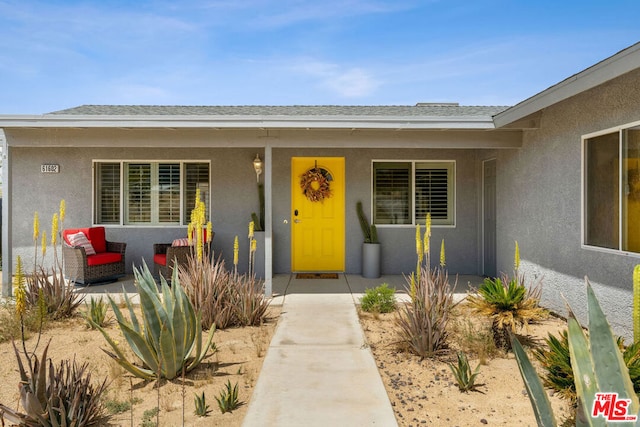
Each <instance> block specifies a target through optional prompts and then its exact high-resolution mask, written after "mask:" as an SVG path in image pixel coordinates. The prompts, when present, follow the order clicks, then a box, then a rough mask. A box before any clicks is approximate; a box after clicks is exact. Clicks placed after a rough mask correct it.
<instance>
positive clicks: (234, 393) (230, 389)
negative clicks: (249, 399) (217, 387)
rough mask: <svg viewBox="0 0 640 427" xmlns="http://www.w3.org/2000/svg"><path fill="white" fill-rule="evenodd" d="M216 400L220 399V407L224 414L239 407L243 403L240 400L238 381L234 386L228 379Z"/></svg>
mask: <svg viewBox="0 0 640 427" xmlns="http://www.w3.org/2000/svg"><path fill="white" fill-rule="evenodd" d="M216 401H218V408H220V412H222V413H223V414H224V413H226V412H231V411H233V410H234V409H237V408H238V407H239V406H240V405H241V403H240V401H239V400H238V383H236V385H234V386H232V385H231V381H229V380H227V384H226V385H225V388H223V389H222V391H221V392H220V396H219V397H216Z"/></svg>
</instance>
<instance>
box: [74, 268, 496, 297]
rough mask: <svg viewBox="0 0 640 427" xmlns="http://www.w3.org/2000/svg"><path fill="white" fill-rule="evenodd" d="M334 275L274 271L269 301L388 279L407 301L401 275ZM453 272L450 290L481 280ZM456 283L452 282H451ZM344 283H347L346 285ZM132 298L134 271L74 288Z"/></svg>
mask: <svg viewBox="0 0 640 427" xmlns="http://www.w3.org/2000/svg"><path fill="white" fill-rule="evenodd" d="M337 277H338V278H337V279H298V278H297V275H296V273H286V274H276V275H274V277H273V281H272V285H273V294H272V298H273V300H272V302H271V303H272V304H273V305H282V303H283V302H284V299H285V297H286V295H291V294H318V295H325V294H345V293H351V295H352V297H353V300H354V303H359V302H360V298H362V296H363V295H364V293H365V291H366V289H370V288H375V287H376V286H378V285H381V284H383V283H387V284H388V285H389V287H393V288H395V289H396V296H397V299H398V300H399V301H407V300H408V294H407V292H406V289H405V287H406V286H407V281H406V279H405V277H404V276H402V275H383V276H381V277H380V278H378V279H367V278H364V277H362V276H360V275H358V274H344V273H338V275H337ZM455 280H456V276H451V277H450V282H451V286H452V287H453V292H454V293H455V294H458V295H464V294H465V293H466V292H467V291H468V290H469V289H470V288H471V287H474V288H477V287H478V286H480V284H481V283H482V281H483V277H481V276H474V275H459V276H458V281H457V284H456V282H455ZM454 284H455V286H454ZM345 285H346V286H345ZM123 289H124V290H125V291H126V292H127V294H129V296H130V297H132V299H133V300H134V301H135V300H136V288H135V285H134V283H133V275H127V276H126V277H124V278H122V279H120V280H118V281H117V282H113V283H108V284H103V285H92V286H85V287H80V286H78V287H77V288H76V291H77V292H80V293H83V294H86V298H87V299H90V298H92V297H93V298H102V297H105V296H106V295H111V296H113V297H115V298H118V297H119V296H120V295H121V294H122V290H123Z"/></svg>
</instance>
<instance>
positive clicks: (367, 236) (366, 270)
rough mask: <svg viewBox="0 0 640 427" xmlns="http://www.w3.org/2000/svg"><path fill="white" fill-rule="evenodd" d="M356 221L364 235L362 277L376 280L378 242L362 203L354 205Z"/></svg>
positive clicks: (377, 274)
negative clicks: (358, 222)
mask: <svg viewBox="0 0 640 427" xmlns="http://www.w3.org/2000/svg"><path fill="white" fill-rule="evenodd" d="M356 211H357V213H358V220H359V221H360V227H361V228H362V233H363V234H364V242H363V243H362V276H363V277H366V278H367V279H377V278H378V277H380V242H378V230H377V229H376V226H375V224H371V223H369V221H368V220H367V217H366V215H365V214H364V210H363V209H362V202H360V201H358V203H357V204H356Z"/></svg>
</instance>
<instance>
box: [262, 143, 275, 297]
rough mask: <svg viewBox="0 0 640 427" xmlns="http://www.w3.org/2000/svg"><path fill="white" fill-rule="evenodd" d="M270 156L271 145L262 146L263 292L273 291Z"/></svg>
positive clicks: (268, 294)
mask: <svg viewBox="0 0 640 427" xmlns="http://www.w3.org/2000/svg"><path fill="white" fill-rule="evenodd" d="M271 171H272V156H271V145H269V144H267V145H265V147H264V229H265V230H264V231H265V233H264V294H265V296H266V297H271V294H272V293H273V288H272V285H273V283H272V282H273V244H272V242H273V212H272V209H273V203H272V195H273V192H272V191H271Z"/></svg>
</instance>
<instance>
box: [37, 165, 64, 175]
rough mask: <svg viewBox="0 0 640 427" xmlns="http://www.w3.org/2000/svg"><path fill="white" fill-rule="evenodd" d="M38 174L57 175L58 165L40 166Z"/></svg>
mask: <svg viewBox="0 0 640 427" xmlns="http://www.w3.org/2000/svg"><path fill="white" fill-rule="evenodd" d="M40 172H42V173H59V172H60V165H40Z"/></svg>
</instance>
